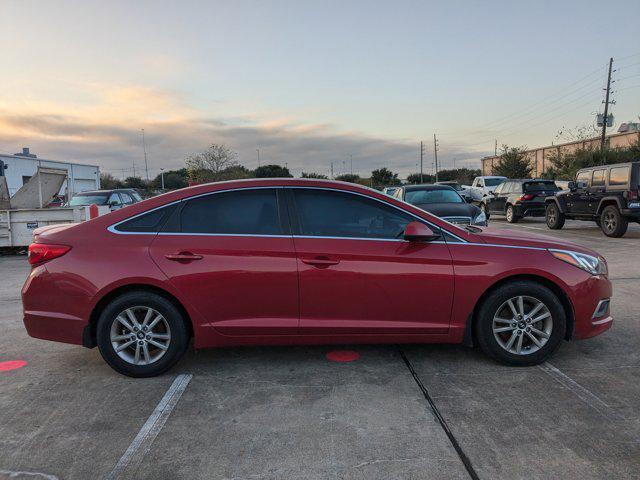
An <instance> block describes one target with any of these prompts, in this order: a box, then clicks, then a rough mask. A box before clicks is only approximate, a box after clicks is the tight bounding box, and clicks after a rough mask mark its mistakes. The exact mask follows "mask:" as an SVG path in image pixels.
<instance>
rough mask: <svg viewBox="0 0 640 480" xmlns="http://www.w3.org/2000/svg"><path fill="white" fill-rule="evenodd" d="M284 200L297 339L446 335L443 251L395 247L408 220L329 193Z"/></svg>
mask: <svg viewBox="0 0 640 480" xmlns="http://www.w3.org/2000/svg"><path fill="white" fill-rule="evenodd" d="M291 193H292V199H291V200H292V206H293V208H292V210H293V211H295V212H297V214H296V216H295V217H293V219H294V221H293V229H294V233H295V236H294V239H295V246H296V251H297V254H298V270H299V272H300V273H299V275H300V331H301V333H303V334H320V335H335V334H404V333H423V334H431V333H433V334H437V333H447V331H448V329H449V320H450V314H451V307H452V300H453V287H454V284H453V267H452V262H451V255H450V254H449V250H448V248H447V245H446V243H444V242H407V241H405V240H403V239H401V236H402V233H403V231H404V227H405V226H406V225H407V224H408V223H409V222H411V221H415V220H416V218H415V217H413V216H411V215H410V214H408V213H406V212H404V211H402V210H400V209H397V208H395V207H393V206H390V205H389V204H387V203H386V202H381V201H378V200H375V199H372V198H370V197H367V196H364V195H360V194H356V193H350V192H344V191H337V190H330V189H313V188H295V189H292V191H291ZM434 228H435V227H434Z"/></svg>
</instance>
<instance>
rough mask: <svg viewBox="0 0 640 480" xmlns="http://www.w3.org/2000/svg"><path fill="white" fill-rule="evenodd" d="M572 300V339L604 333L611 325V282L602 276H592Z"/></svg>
mask: <svg viewBox="0 0 640 480" xmlns="http://www.w3.org/2000/svg"><path fill="white" fill-rule="evenodd" d="M579 291H580V293H579V296H578V297H577V298H574V299H572V302H573V306H574V314H575V325H574V331H573V338H574V339H577V340H580V339H585V338H591V337H595V336H596V335H600V334H601V333H604V332H606V331H607V330H609V329H610V328H611V325H613V317H612V316H611V313H610V310H609V305H610V299H611V296H612V293H613V289H612V287H611V282H610V281H609V279H608V278H607V277H605V276H603V275H599V276H592V277H591V278H589V279H588V280H587V281H585V282H584V283H583V284H582V285H580V288H579Z"/></svg>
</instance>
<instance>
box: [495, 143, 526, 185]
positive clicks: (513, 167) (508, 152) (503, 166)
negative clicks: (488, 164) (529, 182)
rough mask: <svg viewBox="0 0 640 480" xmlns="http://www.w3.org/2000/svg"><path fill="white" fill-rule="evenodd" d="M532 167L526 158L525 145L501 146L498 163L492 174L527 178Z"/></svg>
mask: <svg viewBox="0 0 640 480" xmlns="http://www.w3.org/2000/svg"><path fill="white" fill-rule="evenodd" d="M532 171H533V167H532V166H531V162H530V161H529V159H528V158H527V148H526V147H509V146H507V145H503V146H502V153H501V154H500V159H499V160H498V164H497V165H496V166H495V167H494V169H493V174H494V175H501V176H503V177H507V178H529V177H530V176H531V172H532Z"/></svg>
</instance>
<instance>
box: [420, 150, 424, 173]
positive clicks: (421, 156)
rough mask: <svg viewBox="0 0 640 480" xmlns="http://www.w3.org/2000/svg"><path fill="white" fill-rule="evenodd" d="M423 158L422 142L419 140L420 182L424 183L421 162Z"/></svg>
mask: <svg viewBox="0 0 640 480" xmlns="http://www.w3.org/2000/svg"><path fill="white" fill-rule="evenodd" d="M423 160H424V144H423V143H422V142H420V183H424V180H423V178H422V177H423V176H424V175H423V173H422V163H423Z"/></svg>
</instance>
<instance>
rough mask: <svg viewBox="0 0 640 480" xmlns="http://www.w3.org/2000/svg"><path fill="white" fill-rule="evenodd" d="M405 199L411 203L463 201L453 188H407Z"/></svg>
mask: <svg viewBox="0 0 640 480" xmlns="http://www.w3.org/2000/svg"><path fill="white" fill-rule="evenodd" d="M405 201H406V202H407V203H411V204H413V205H422V204H425V203H465V202H464V200H463V199H462V197H461V196H460V195H459V194H458V193H457V192H455V191H454V190H449V189H446V190H408V191H407V193H406V194H405Z"/></svg>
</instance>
